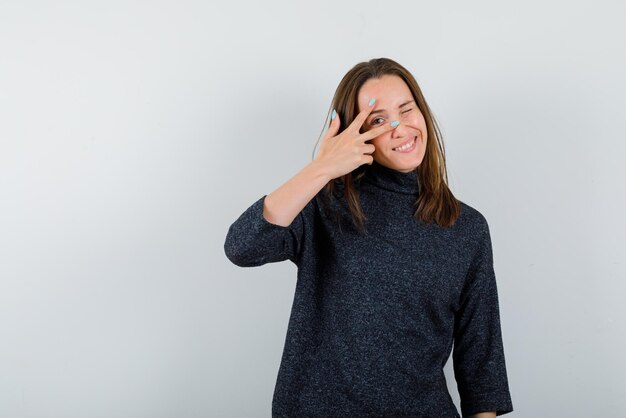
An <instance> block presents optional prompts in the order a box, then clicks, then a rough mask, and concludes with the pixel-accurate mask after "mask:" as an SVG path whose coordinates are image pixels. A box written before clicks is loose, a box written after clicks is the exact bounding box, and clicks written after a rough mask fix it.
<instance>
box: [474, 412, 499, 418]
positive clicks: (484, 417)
mask: <svg viewBox="0 0 626 418" xmlns="http://www.w3.org/2000/svg"><path fill="white" fill-rule="evenodd" d="M469 418H496V413H495V412H481V413H479V414H474V415H470V416H469Z"/></svg>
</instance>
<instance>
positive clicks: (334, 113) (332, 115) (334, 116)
mask: <svg viewBox="0 0 626 418" xmlns="http://www.w3.org/2000/svg"><path fill="white" fill-rule="evenodd" d="M336 117H337V112H335V109H333V113H332V114H331V115H330V119H331V120H335V118H336Z"/></svg>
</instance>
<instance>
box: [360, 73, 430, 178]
mask: <svg viewBox="0 0 626 418" xmlns="http://www.w3.org/2000/svg"><path fill="white" fill-rule="evenodd" d="M372 98H374V99H376V103H375V104H374V108H373V109H372V112H371V113H370V114H369V115H368V117H367V119H366V120H365V123H363V127H362V129H361V132H365V131H369V130H370V129H373V128H375V127H377V126H379V125H380V124H381V123H385V122H386V123H391V122H393V121H394V120H398V121H400V125H398V127H397V128H395V129H393V130H391V131H388V132H385V133H384V134H382V135H380V136H377V137H376V138H373V139H371V140H370V141H368V143H370V144H373V145H374V146H375V147H376V150H375V151H374V152H373V153H372V157H373V158H374V160H376V162H378V163H380V164H382V165H384V166H386V167H389V168H392V169H394V170H398V171H402V172H405V173H406V172H409V171H411V170H415V168H416V167H417V166H419V165H420V164H421V163H422V160H423V158H424V153H425V152H426V140H427V139H428V132H427V129H426V122H425V121H424V116H423V115H422V112H420V110H419V109H418V108H417V103H416V102H415V100H414V98H413V95H412V94H411V90H409V87H408V86H407V85H406V83H405V82H404V80H402V79H401V78H400V77H398V76H396V75H384V76H382V77H381V78H371V79H369V80H367V81H366V82H365V84H363V85H362V86H361V89H360V90H359V94H358V98H357V100H358V106H359V112H360V111H361V110H363V109H365V108H366V107H367V106H368V103H369V101H370V99H372ZM413 141H415V144H414V145H412V146H411V147H410V148H409V149H408V150H394V148H396V147H400V146H402V145H404V144H407V143H408V144H410V143H411V142H413Z"/></svg>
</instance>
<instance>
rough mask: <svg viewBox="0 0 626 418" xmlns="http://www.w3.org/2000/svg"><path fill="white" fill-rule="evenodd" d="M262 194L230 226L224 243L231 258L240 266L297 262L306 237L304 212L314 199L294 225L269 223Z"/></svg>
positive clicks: (299, 215) (298, 216)
mask: <svg viewBox="0 0 626 418" xmlns="http://www.w3.org/2000/svg"><path fill="white" fill-rule="evenodd" d="M266 196H267V195H264V196H262V197H261V198H260V199H258V200H257V201H256V202H254V203H253V204H252V205H251V206H250V207H249V208H248V209H246V210H245V211H244V212H243V213H242V214H241V215H240V216H239V218H237V220H236V221H235V222H234V223H233V224H232V225H231V226H230V227H229V229H228V233H227V235H226V240H225V242H224V252H225V253H226V257H228V259H229V260H230V261H231V262H232V263H234V264H236V265H238V266H240V267H255V266H261V265H263V264H266V263H275V262H279V261H284V260H287V259H289V260H291V261H292V262H294V263H296V262H297V258H298V256H299V254H300V250H301V247H302V243H303V238H304V230H305V227H304V223H305V222H304V213H305V212H306V213H309V211H310V207H311V202H309V203H308V204H307V207H305V209H303V210H302V211H301V212H300V213H299V214H298V215H297V216H296V218H295V219H294V220H293V222H292V223H291V225H289V226H282V225H276V224H273V223H270V222H269V221H268V220H267V219H265V217H264V216H263V203H264V201H265V197H266Z"/></svg>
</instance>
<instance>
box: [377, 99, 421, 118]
mask: <svg viewBox="0 0 626 418" xmlns="http://www.w3.org/2000/svg"><path fill="white" fill-rule="evenodd" d="M411 102H414V100H409V101H408V102H404V103H402V104H401V105H400V106H398V109H400V108H401V107H404V106H406V105H408V104H409V103H411ZM382 112H385V109H378V110H374V111H372V112H370V115H375V114H376V113H382Z"/></svg>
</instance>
